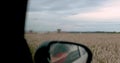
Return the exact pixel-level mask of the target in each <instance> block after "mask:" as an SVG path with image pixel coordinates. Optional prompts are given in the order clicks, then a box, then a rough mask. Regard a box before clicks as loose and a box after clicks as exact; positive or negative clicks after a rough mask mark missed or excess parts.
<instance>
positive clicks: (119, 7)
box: [68, 0, 120, 21]
mask: <svg viewBox="0 0 120 63" xmlns="http://www.w3.org/2000/svg"><path fill="white" fill-rule="evenodd" d="M68 18H72V19H74V20H80V19H84V20H90V21H92V20H93V21H105V20H106V21H109V20H111V19H112V20H115V19H119V20H120V0H117V1H114V0H111V1H110V2H106V4H104V5H102V6H101V7H100V8H99V9H97V10H94V11H90V12H86V13H81V12H80V13H78V14H76V15H71V16H69V17H68Z"/></svg>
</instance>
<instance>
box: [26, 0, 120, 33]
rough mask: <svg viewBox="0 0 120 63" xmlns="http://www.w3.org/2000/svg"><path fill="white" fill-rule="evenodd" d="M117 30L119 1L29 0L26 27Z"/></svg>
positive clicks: (42, 30) (38, 28)
mask: <svg viewBox="0 0 120 63" xmlns="http://www.w3.org/2000/svg"><path fill="white" fill-rule="evenodd" d="M57 29H62V30H63V31H116V32H120V0H29V2H28V7H27V13H26V26H25V30H26V31H29V30H33V31H36V32H47V31H56V30H57Z"/></svg>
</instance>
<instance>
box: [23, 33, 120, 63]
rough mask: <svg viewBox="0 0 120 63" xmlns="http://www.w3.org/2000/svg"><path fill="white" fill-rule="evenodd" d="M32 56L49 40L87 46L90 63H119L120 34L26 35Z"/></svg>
mask: <svg viewBox="0 0 120 63" xmlns="http://www.w3.org/2000/svg"><path fill="white" fill-rule="evenodd" d="M25 38H26V40H27V42H28V44H29V47H30V49H31V52H32V54H33V55H34V52H35V50H36V48H37V47H38V46H39V45H40V44H41V43H43V42H45V41H49V40H63V41H72V42H77V43H81V44H84V45H86V46H88V47H89V48H90V49H91V51H92V53H93V60H92V63H120V34H110V33H109V34H107V33H32V34H30V33H26V34H25Z"/></svg>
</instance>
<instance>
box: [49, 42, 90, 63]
mask: <svg viewBox="0 0 120 63" xmlns="http://www.w3.org/2000/svg"><path fill="white" fill-rule="evenodd" d="M49 52H50V59H51V60H50V63H86V61H87V58H88V53H87V52H86V50H85V49H84V48H83V47H81V46H78V45H75V44H64V43H55V44H52V45H51V46H50V50H49Z"/></svg>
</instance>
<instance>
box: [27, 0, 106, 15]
mask: <svg viewBox="0 0 120 63" xmlns="http://www.w3.org/2000/svg"><path fill="white" fill-rule="evenodd" d="M103 2H105V0H30V1H29V5H28V11H33V12H35V11H40V12H49V13H58V14H76V13H78V12H85V11H91V10H93V9H95V8H97V7H98V6H100V5H102V4H103Z"/></svg>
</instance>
